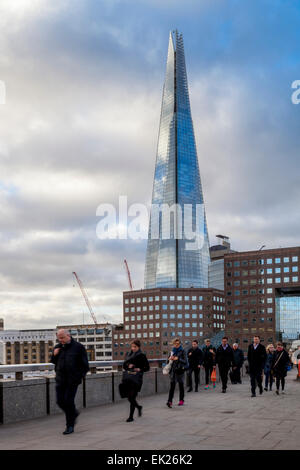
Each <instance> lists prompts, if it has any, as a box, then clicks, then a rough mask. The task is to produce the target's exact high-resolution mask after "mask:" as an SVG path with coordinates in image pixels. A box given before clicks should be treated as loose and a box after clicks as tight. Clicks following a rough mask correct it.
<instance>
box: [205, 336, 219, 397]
mask: <svg viewBox="0 0 300 470" xmlns="http://www.w3.org/2000/svg"><path fill="white" fill-rule="evenodd" d="M204 343H205V346H204V347H203V349H202V352H203V367H204V370H205V387H204V389H205V390H208V389H209V382H210V377H211V373H212V371H213V367H214V364H215V357H216V348H214V347H213V346H212V344H211V342H210V339H206V340H205V341H204Z"/></svg>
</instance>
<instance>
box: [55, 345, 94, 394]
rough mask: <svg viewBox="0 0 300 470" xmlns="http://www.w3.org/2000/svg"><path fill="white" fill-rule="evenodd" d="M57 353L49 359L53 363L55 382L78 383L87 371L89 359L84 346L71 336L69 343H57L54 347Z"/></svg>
mask: <svg viewBox="0 0 300 470" xmlns="http://www.w3.org/2000/svg"><path fill="white" fill-rule="evenodd" d="M56 348H60V351H59V353H58V354H57V355H56V356H54V354H52V357H51V359H50V362H52V363H53V364H54V365H55V372H56V377H55V380H56V383H57V384H58V385H79V384H80V383H81V381H82V379H83V377H84V376H85V375H86V373H87V372H88V371H89V361H88V357H87V353H86V349H85V347H84V346H83V345H82V344H81V343H78V342H77V341H75V340H74V339H73V338H71V342H70V343H69V344H61V343H58V344H56V346H55V347H54V349H56Z"/></svg>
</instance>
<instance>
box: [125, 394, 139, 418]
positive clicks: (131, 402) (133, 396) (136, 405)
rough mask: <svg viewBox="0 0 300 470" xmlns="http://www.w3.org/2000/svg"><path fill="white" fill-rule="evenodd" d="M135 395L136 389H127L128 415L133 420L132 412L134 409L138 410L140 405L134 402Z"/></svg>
mask: <svg viewBox="0 0 300 470" xmlns="http://www.w3.org/2000/svg"><path fill="white" fill-rule="evenodd" d="M137 394H138V391H137V388H136V387H135V388H129V389H128V392H127V397H128V401H129V403H130V414H129V417H130V418H133V414H134V410H135V409H136V408H140V405H139V404H138V402H137V401H136V397H137Z"/></svg>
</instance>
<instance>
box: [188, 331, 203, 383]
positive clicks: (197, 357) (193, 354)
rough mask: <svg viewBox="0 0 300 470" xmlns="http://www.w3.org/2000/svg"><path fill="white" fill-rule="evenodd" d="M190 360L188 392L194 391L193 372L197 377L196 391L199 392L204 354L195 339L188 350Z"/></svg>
mask: <svg viewBox="0 0 300 470" xmlns="http://www.w3.org/2000/svg"><path fill="white" fill-rule="evenodd" d="M188 361H189V370H188V384H189V389H188V392H192V391H193V377H192V376H193V373H194V377H195V392H198V385H199V372H200V367H201V364H202V362H203V354H202V351H201V349H200V348H199V346H198V341H197V340H196V339H195V340H194V341H193V342H192V347H191V348H190V349H189V350H188Z"/></svg>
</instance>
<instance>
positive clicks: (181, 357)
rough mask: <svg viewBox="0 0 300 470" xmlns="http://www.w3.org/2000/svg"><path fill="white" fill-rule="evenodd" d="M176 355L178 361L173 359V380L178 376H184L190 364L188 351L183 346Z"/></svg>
mask: <svg viewBox="0 0 300 470" xmlns="http://www.w3.org/2000/svg"><path fill="white" fill-rule="evenodd" d="M176 356H177V357H178V359H177V361H173V363H172V367H171V370H170V378H171V381H174V380H176V379H177V378H178V376H181V377H182V376H183V374H184V371H185V370H186V369H187V368H188V366H189V361H188V358H187V354H186V351H185V350H184V349H183V348H181V349H180V350H179V351H178V352H177V353H176Z"/></svg>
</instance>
